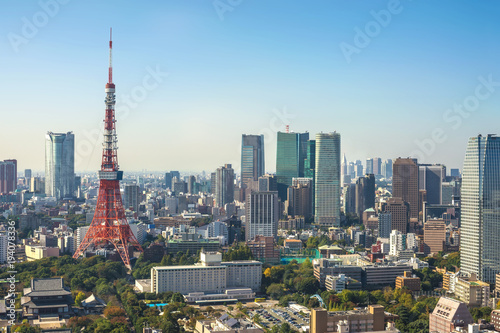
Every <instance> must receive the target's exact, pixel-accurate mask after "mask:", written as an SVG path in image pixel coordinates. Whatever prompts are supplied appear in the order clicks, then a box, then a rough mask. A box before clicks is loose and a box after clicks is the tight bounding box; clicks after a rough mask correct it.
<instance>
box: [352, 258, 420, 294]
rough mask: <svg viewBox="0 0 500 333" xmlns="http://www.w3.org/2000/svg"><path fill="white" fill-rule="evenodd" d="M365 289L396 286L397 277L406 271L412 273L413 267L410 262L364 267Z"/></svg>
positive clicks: (363, 280) (363, 281) (363, 279)
mask: <svg viewBox="0 0 500 333" xmlns="http://www.w3.org/2000/svg"><path fill="white" fill-rule="evenodd" d="M362 269H363V275H362V283H363V289H369V290H374V289H380V288H381V287H384V286H394V285H395V284H396V278H397V277H398V276H401V275H404V274H405V272H409V273H411V270H412V267H411V266H409V265H408V264H406V263H405V264H388V265H383V264H371V265H365V266H363V267H362Z"/></svg>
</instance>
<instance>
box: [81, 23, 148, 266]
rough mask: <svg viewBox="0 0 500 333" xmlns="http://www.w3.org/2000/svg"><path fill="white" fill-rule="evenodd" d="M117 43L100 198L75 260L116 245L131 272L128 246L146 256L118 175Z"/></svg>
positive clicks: (108, 91) (108, 99) (108, 98)
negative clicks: (90, 249) (127, 213)
mask: <svg viewBox="0 0 500 333" xmlns="http://www.w3.org/2000/svg"><path fill="white" fill-rule="evenodd" d="M112 48H113V42H112V38H111V31H110V38H109V79H108V83H107V84H106V90H105V91H106V99H105V100H104V103H105V104H106V115H105V117H104V144H103V147H104V148H103V152H102V164H101V170H100V171H99V194H98V197H97V206H96V209H95V213H94V219H93V220H92V223H91V225H90V227H89V230H88V231H87V233H86V234H85V237H84V239H83V240H82V242H81V243H80V246H79V247H78V249H77V250H76V252H75V254H74V255H73V258H78V257H80V256H83V255H84V253H85V250H86V249H87V248H88V247H89V246H90V245H93V247H94V248H95V249H97V248H100V247H103V246H105V245H109V244H112V245H113V246H114V247H115V249H116V251H117V252H118V253H119V254H120V257H121V259H122V261H123V263H124V264H125V266H126V267H127V268H128V269H131V265H130V256H129V253H128V245H131V246H133V247H135V248H136V249H137V250H139V251H141V252H142V247H141V245H140V244H139V242H138V241H137V239H136V238H135V236H134V234H133V233H132V230H131V229H130V226H129V225H128V222H127V218H126V217H125V210H124V208H123V203H122V197H121V194H120V180H121V179H122V177H123V171H118V158H117V149H118V147H117V145H116V143H117V139H116V127H115V123H116V119H115V84H114V83H113V67H112V63H111V55H112V52H111V51H112Z"/></svg>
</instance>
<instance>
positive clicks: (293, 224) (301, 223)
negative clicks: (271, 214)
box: [278, 216, 306, 230]
mask: <svg viewBox="0 0 500 333" xmlns="http://www.w3.org/2000/svg"><path fill="white" fill-rule="evenodd" d="M305 227H306V221H305V219H304V218H303V217H301V216H296V217H294V218H291V216H288V219H287V220H279V221H278V229H285V230H301V229H304V228H305Z"/></svg>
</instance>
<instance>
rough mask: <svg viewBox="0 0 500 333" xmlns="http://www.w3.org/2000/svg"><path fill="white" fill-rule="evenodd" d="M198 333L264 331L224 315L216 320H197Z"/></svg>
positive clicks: (256, 332) (196, 330) (251, 324)
mask: <svg viewBox="0 0 500 333" xmlns="http://www.w3.org/2000/svg"><path fill="white" fill-rule="evenodd" d="M195 332H196V333H263V332H264V331H263V330H262V329H260V328H258V327H257V326H255V325H254V324H253V323H251V322H249V321H247V320H245V319H235V318H232V317H229V316H228V315H227V314H226V313H224V314H223V315H222V316H221V317H219V318H217V319H214V320H205V319H204V320H197V321H196V326H195Z"/></svg>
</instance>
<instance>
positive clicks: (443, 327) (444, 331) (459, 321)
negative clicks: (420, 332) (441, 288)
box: [429, 297, 474, 333]
mask: <svg viewBox="0 0 500 333" xmlns="http://www.w3.org/2000/svg"><path fill="white" fill-rule="evenodd" d="M473 322H474V319H472V316H471V314H470V312H469V309H467V305H465V303H462V302H460V301H457V300H454V299H451V298H447V297H441V298H440V299H439V301H438V303H437V304H436V307H435V308H434V311H432V313H431V314H430V315H429V331H430V332H436V333H450V332H452V331H453V330H455V329H456V328H458V327H467V325H469V324H472V323H473Z"/></svg>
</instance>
